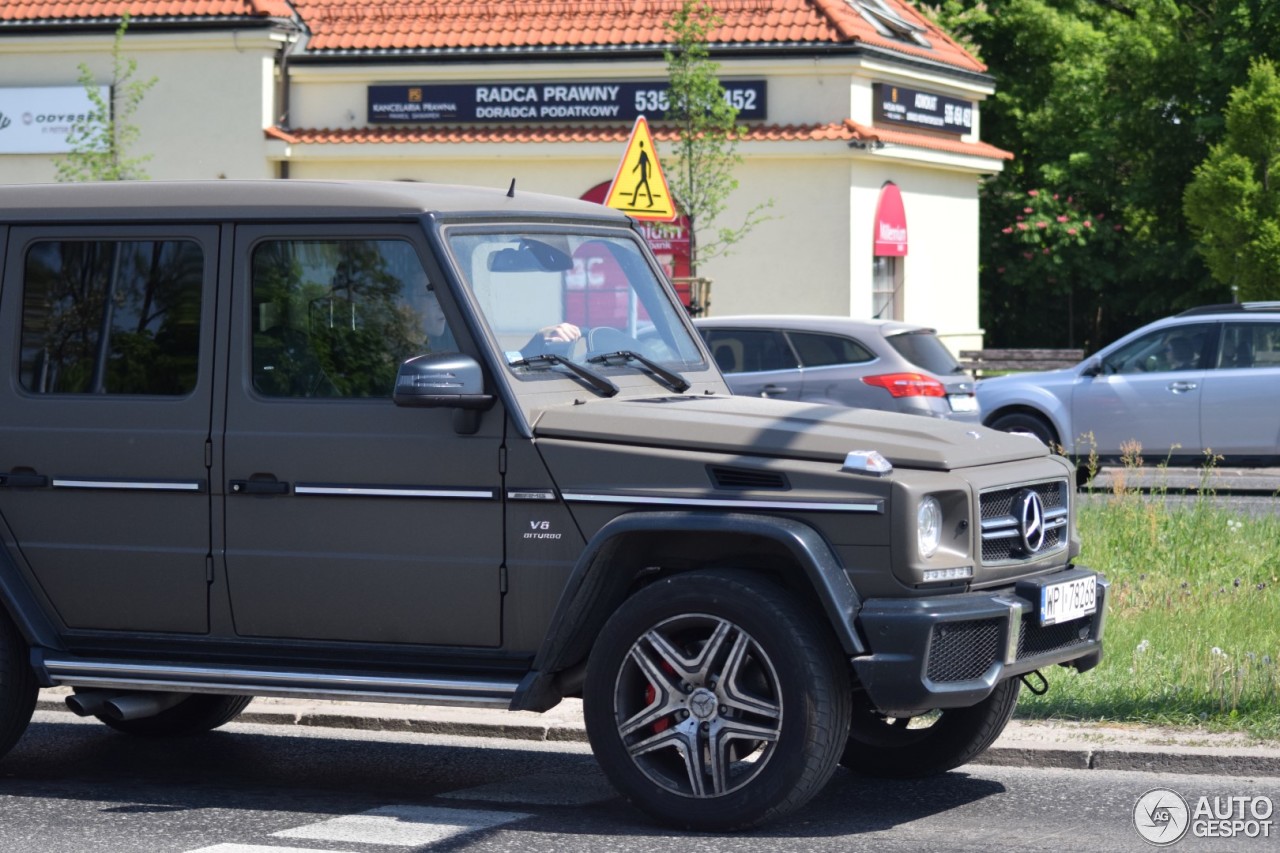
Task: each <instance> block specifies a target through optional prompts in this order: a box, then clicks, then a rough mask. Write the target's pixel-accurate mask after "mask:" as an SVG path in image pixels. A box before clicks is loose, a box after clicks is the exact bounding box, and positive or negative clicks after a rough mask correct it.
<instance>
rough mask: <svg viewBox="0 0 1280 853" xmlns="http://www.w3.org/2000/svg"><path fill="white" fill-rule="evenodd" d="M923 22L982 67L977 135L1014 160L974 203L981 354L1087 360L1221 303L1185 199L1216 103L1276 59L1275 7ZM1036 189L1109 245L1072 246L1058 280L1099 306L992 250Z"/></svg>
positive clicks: (1056, 0) (1078, 7)
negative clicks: (1040, 350)
mask: <svg viewBox="0 0 1280 853" xmlns="http://www.w3.org/2000/svg"><path fill="white" fill-rule="evenodd" d="M931 11H932V12H933V14H935V15H936V17H937V19H938V20H939V22H940V23H941V24H942V25H943V26H944V28H946V29H948V30H949V31H950V32H953V33H955V34H956V35H958V36H959V37H960V38H961V40H962V41H965V42H966V43H968V44H969V45H971V47H972V49H975V50H976V51H977V52H978V53H979V55H980V56H981V57H982V59H983V61H985V62H986V63H987V64H988V65H989V67H990V73H991V74H992V75H993V76H994V77H995V78H996V94H995V96H994V97H992V98H991V99H989V100H988V101H986V102H985V103H984V104H983V114H982V127H983V136H984V138H985V139H986V140H987V141H989V142H992V143H993V144H996V145H999V146H1000V147H1002V148H1006V149H1008V150H1010V151H1012V152H1013V153H1014V155H1015V159H1014V160H1013V162H1012V163H1010V164H1009V165H1008V167H1007V168H1006V169H1005V171H1004V172H1003V173H1002V174H1000V175H999V176H997V177H995V178H994V179H992V180H991V181H989V182H988V183H987V184H986V186H985V187H984V189H983V193H982V213H981V228H982V235H983V236H982V251H981V262H982V268H981V271H980V286H981V311H982V322H983V325H984V326H985V327H986V328H987V329H988V343H990V344H992V345H1009V346H1032V345H1067V344H1072V345H1076V346H1080V345H1083V346H1086V347H1089V348H1094V347H1097V346H1100V345H1102V344H1104V343H1107V342H1108V341H1110V340H1112V339H1114V338H1115V337H1117V336H1118V335H1120V334H1121V333H1123V332H1125V331H1128V330H1130V329H1132V328H1133V327H1134V326H1135V325H1136V324H1137V323H1139V322H1142V321H1145V320H1148V319H1152V318H1154V317H1156V316H1160V315H1163V314H1167V313H1169V312H1170V311H1172V310H1176V309H1178V308H1182V307H1186V306H1189V305H1192V304H1198V303H1202V302H1205V301H1218V300H1223V299H1225V298H1227V296H1228V291H1227V289H1226V288H1225V287H1224V286H1223V285H1222V284H1221V283H1219V282H1217V281H1215V279H1214V278H1213V277H1212V276H1210V274H1209V271H1208V268H1207V266H1206V264H1205V261H1204V259H1203V258H1202V256H1201V255H1200V253H1199V252H1198V251H1197V250H1196V241H1195V238H1194V235H1193V233H1192V230H1191V226H1190V223H1189V222H1188V220H1187V219H1186V217H1185V216H1184V215H1183V204H1182V199H1183V194H1184V191H1185V189H1186V187H1187V185H1188V184H1189V183H1190V181H1191V179H1192V176H1193V173H1194V171H1195V169H1196V167H1197V166H1198V165H1199V164H1200V163H1201V162H1202V161H1203V160H1204V158H1205V155H1206V154H1207V153H1208V151H1209V148H1210V146H1212V145H1213V144H1215V143H1217V142H1219V141H1220V140H1221V138H1222V134H1223V132H1224V122H1223V110H1224V109H1225V107H1226V104H1227V99H1228V97H1229V94H1230V92H1231V90H1232V89H1233V88H1234V87H1236V86H1238V85H1239V84H1240V83H1241V82H1242V81H1243V80H1244V79H1245V77H1246V75H1247V73H1248V68H1249V64H1250V62H1251V60H1252V58H1253V57H1255V56H1265V57H1271V58H1275V57H1276V55H1277V52H1280V4H1277V3H1274V2H1269V0H1201V2H1197V3H1194V4H1192V3H1176V2H1172V0H985V2H979V1H978V0H943V2H942V3H940V4H939V5H938V6H937V7H934V8H933V9H932V10H931ZM1031 190H1038V191H1040V193H1041V194H1042V195H1044V194H1047V195H1048V196H1049V197H1052V196H1053V195H1058V196H1059V197H1060V198H1062V199H1065V198H1067V197H1071V198H1072V199H1073V200H1074V203H1075V204H1077V205H1079V206H1080V209H1081V210H1083V211H1088V212H1089V214H1090V216H1091V217H1092V221H1093V222H1094V223H1095V225H1096V224H1097V223H1098V221H1099V219H1101V221H1102V222H1105V223H1108V224H1109V227H1110V229H1112V230H1111V231H1110V232H1109V233H1110V235H1113V236H1114V235H1118V239H1106V240H1102V239H1097V240H1089V241H1087V243H1088V245H1086V246H1083V247H1076V248H1075V249H1073V252H1075V254H1076V255H1077V257H1076V258H1074V259H1073V260H1072V261H1071V263H1070V264H1068V265H1067V266H1069V267H1070V268H1071V269H1072V272H1071V275H1072V277H1073V283H1072V288H1073V289H1074V292H1075V293H1077V294H1079V293H1080V292H1081V290H1084V291H1094V292H1096V293H1097V294H1099V295H1100V296H1104V297H1105V298H1100V299H1097V300H1088V299H1080V298H1075V299H1074V300H1071V301H1068V294H1066V293H1064V292H1063V284H1062V281H1061V280H1059V281H1058V282H1056V283H1055V282H1050V281H1049V280H1048V278H1047V277H1039V278H1037V277H1036V276H1034V275H1032V274H1030V273H1029V272H1028V273H1026V274H1021V273H1022V268H1023V267H1024V265H1025V264H1026V263H1027V259H1026V258H1025V257H1024V254H1025V252H1026V248H1025V247H1024V246H1022V245H1020V244H1018V243H1017V242H1016V241H1013V240H1008V239H1001V238H1002V237H1004V235H1003V234H1002V229H1004V228H1006V227H1010V225H1012V224H1013V223H1015V222H1016V216H1017V214H1018V213H1019V212H1020V211H1021V208H1022V207H1023V206H1024V202H1025V200H1026V199H1027V198H1028V193H1029V192H1030V191H1031ZM1055 218H1056V217H1055ZM1117 227H1119V228H1120V229H1121V230H1120V231H1115V229H1116V228H1117ZM1095 236H1097V237H1101V236H1102V232H1101V231H1100V232H1097V234H1096V235H1095ZM1040 262H1041V263H1043V261H1040ZM1001 270H1003V272H1001ZM1015 271H1016V272H1015ZM1011 273H1014V274H1013V275H1012V277H1011ZM1068 312H1069V316H1070V318H1071V319H1070V320H1067V319H1066V318H1067V316H1068ZM1068 329H1071V330H1073V331H1072V332H1071V333H1070V334H1072V335H1073V336H1074V337H1073V339H1070V340H1068V331H1067V330H1068Z"/></svg>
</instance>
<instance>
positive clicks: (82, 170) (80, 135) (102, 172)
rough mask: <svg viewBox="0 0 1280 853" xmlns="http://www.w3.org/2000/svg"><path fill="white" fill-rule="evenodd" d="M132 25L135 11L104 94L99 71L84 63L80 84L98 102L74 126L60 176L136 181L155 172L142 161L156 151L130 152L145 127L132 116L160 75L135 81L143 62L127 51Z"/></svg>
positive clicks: (116, 44)
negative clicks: (131, 154) (139, 154)
mask: <svg viewBox="0 0 1280 853" xmlns="http://www.w3.org/2000/svg"><path fill="white" fill-rule="evenodd" d="M128 29H129V13H128V12H125V13H124V14H122V15H121V16H120V26H119V27H117V28H116V33H115V40H114V41H113V42H112V45H111V85H110V89H109V93H108V95H107V96H106V97H104V96H103V95H102V93H101V91H100V90H99V88H98V84H97V82H96V78H95V75H94V73H93V71H92V70H90V68H89V66H88V65H86V64H85V63H83V62H82V63H80V64H79V66H78V67H79V69H80V78H79V79H80V85H82V86H84V88H85V92H87V93H88V95H89V100H90V102H91V103H92V104H93V106H92V108H91V109H90V110H89V112H88V114H87V115H86V116H85V117H84V118H82V119H80V120H78V121H76V122H75V123H74V124H72V126H71V132H70V133H69V134H68V135H67V141H68V142H69V143H70V144H71V152H70V153H69V154H67V155H66V156H65V157H63V158H61V159H59V161H58V163H57V172H56V177H57V179H58V180H59V181H61V182H67V183H71V182H78V181H134V180H146V179H147V177H149V176H148V175H147V173H146V171H145V170H144V169H143V168H142V164H143V163H145V162H146V161H148V160H150V159H151V155H149V154H148V155H145V156H142V157H129V156H128V152H129V149H130V148H132V146H133V144H134V143H136V142H137V141H138V136H139V131H138V128H137V126H136V125H133V124H130V119H131V118H132V117H133V114H134V113H135V112H137V110H138V105H139V104H141V103H142V99H143V97H144V96H145V95H146V94H147V91H148V90H149V89H150V88H151V87H152V86H154V85H155V84H156V82H157V78H155V77H152V78H150V79H148V80H135V79H133V78H134V75H135V74H137V71H138V62H137V60H135V59H132V58H130V57H126V56H125V55H124V34H125V32H126V31H127V30H128Z"/></svg>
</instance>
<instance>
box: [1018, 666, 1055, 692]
mask: <svg viewBox="0 0 1280 853" xmlns="http://www.w3.org/2000/svg"><path fill="white" fill-rule="evenodd" d="M1018 678H1019V679H1020V680H1021V681H1022V683H1023V684H1024V685H1026V688H1027V689H1028V690H1030V691H1031V692H1032V693H1034V694H1036V695H1037V696H1043V695H1044V694H1046V693H1048V692H1049V681H1048V679H1046V678H1045V677H1044V675H1042V674H1041V672H1040V670H1038V669H1037V670H1035V671H1034V672H1028V673H1027V674H1025V675H1019V676H1018ZM1032 678H1034V679H1035V680H1036V681H1035V683H1032V681H1031V679H1032Z"/></svg>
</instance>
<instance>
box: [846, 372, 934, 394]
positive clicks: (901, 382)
mask: <svg viewBox="0 0 1280 853" xmlns="http://www.w3.org/2000/svg"><path fill="white" fill-rule="evenodd" d="M862 381H863V382H865V383H867V384H868V385H874V386H876V387H877V388H883V389H884V390H886V391H888V392H889V393H890V394H892V395H893V396H895V397H945V396H947V390H946V389H945V388H943V387H942V383H941V382H939V381H938V380H936V379H933V378H932V377H929V376H923V375H921V374H919V373H885V374H881V375H880V376H864V377H862Z"/></svg>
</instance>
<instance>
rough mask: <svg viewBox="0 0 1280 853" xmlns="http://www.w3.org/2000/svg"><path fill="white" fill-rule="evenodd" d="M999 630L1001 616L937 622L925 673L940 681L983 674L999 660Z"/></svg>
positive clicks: (968, 679) (966, 678)
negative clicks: (967, 620) (938, 623)
mask: <svg viewBox="0 0 1280 853" xmlns="http://www.w3.org/2000/svg"><path fill="white" fill-rule="evenodd" d="M1000 633H1001V630H1000V620H998V619H976V620H972V621H969V622H943V623H942V624H940V625H934V626H933V637H932V638H931V641H930V643H929V665H928V667H927V668H926V674H927V675H928V676H929V679H930V680H931V681H935V682H939V683H949V682H953V681H972V680H973V679H975V678H981V677H982V674H983V673H984V672H986V671H987V670H988V669H989V668H990V667H991V664H993V663H995V661H996V656H997V655H998V653H999V651H1000Z"/></svg>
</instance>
